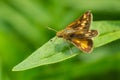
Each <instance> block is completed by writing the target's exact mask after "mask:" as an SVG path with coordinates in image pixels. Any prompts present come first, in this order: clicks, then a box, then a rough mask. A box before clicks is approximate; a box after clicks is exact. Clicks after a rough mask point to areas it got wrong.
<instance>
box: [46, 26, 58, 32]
mask: <svg viewBox="0 0 120 80" xmlns="http://www.w3.org/2000/svg"><path fill="white" fill-rule="evenodd" d="M47 28H48V29H49V30H52V31H55V32H57V30H55V29H53V28H51V27H47Z"/></svg>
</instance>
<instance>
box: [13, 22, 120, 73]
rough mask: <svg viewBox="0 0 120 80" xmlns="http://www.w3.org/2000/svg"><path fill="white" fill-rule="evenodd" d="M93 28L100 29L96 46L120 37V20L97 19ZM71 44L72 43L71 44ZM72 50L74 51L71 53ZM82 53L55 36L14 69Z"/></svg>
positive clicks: (95, 39)
mask: <svg viewBox="0 0 120 80" xmlns="http://www.w3.org/2000/svg"><path fill="white" fill-rule="evenodd" d="M91 28H92V29H95V30H98V32H99V35H98V37H95V38H94V46H95V47H100V46H102V45H105V44H107V43H110V42H112V41H114V40H117V39H120V21H98V22H97V21H96V22H93V24H92V27H91ZM69 45H71V44H69ZM71 52H72V53H71ZM80 53H82V52H81V51H80V50H79V49H77V48H76V47H75V46H71V50H70V49H69V47H68V43H67V42H66V41H65V40H63V39H61V38H57V39H56V37H54V38H53V39H52V41H51V40H50V41H48V42H47V43H45V44H44V45H43V46H42V47H40V48H39V49H38V50H36V51H35V52H34V53H33V54H32V55H30V56H29V57H28V58H27V59H25V60H24V61H22V62H21V63H20V64H18V65H17V66H15V67H14V68H13V71H22V70H26V69H30V68H34V67H38V66H42V65H47V64H52V63H57V62H60V61H63V60H66V59H69V58H71V57H74V56H76V55H78V54H80Z"/></svg>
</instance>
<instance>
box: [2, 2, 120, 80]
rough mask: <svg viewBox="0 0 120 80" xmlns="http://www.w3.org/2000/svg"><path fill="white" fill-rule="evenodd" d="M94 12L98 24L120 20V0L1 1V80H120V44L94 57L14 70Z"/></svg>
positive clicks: (90, 55)
mask: <svg viewBox="0 0 120 80" xmlns="http://www.w3.org/2000/svg"><path fill="white" fill-rule="evenodd" d="M87 10H91V11H92V13H93V16H94V21H104V20H107V21H109V20H112V21H115V20H120V0H0V80H120V50H119V49H120V47H119V46H118V45H120V40H116V41H114V42H112V43H109V44H107V45H105V46H102V47H99V48H96V49H95V50H94V51H93V53H92V54H87V55H86V54H80V55H78V56H76V57H74V58H71V59H68V60H65V61H62V62H59V63H56V64H51V65H45V66H41V67H37V68H34V69H30V70H26V71H22V72H12V71H11V69H12V68H13V67H14V66H15V65H16V64H18V63H19V62H21V61H22V60H24V59H25V58H26V57H28V56H29V55H30V54H31V53H32V52H34V51H35V50H36V49H38V48H39V47H40V46H42V45H43V44H44V43H46V42H47V41H48V40H49V39H51V38H52V37H53V36H55V33H54V32H53V31H50V30H48V29H47V28H46V27H48V26H49V27H52V28H54V29H56V30H61V29H63V28H65V26H66V25H68V24H69V23H70V22H72V21H74V20H75V19H76V18H78V17H79V16H81V15H82V14H83V13H84V12H85V11H87Z"/></svg>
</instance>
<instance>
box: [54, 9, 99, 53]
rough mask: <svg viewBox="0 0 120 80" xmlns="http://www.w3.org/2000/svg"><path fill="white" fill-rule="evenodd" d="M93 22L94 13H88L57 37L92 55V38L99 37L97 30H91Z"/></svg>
mask: <svg viewBox="0 0 120 80" xmlns="http://www.w3.org/2000/svg"><path fill="white" fill-rule="evenodd" d="M91 22H92V13H91V12H90V11H87V12H85V13H84V14H83V15H82V16H81V17H80V18H79V19H77V20H76V21H74V22H72V23H71V24H69V25H68V26H67V27H66V28H65V29H63V30H61V31H58V32H57V33H56V36H57V37H58V38H63V39H65V40H67V41H69V42H71V43H72V44H73V45H75V46H76V47H77V48H78V49H80V50H81V51H83V52H85V53H90V52H91V51H92V49H93V40H92V38H93V37H95V36H97V35H98V31H97V30H89V28H90V25H91Z"/></svg>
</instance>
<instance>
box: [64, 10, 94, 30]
mask: <svg viewBox="0 0 120 80" xmlns="http://www.w3.org/2000/svg"><path fill="white" fill-rule="evenodd" d="M91 21H92V13H91V12H90V11H87V12H86V13H84V14H83V15H82V16H81V17H80V18H79V19H77V20H76V21H74V22H72V23H71V24H70V25H68V26H67V27H66V29H73V30H78V31H85V32H86V31H88V30H89V27H90V24H91Z"/></svg>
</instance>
